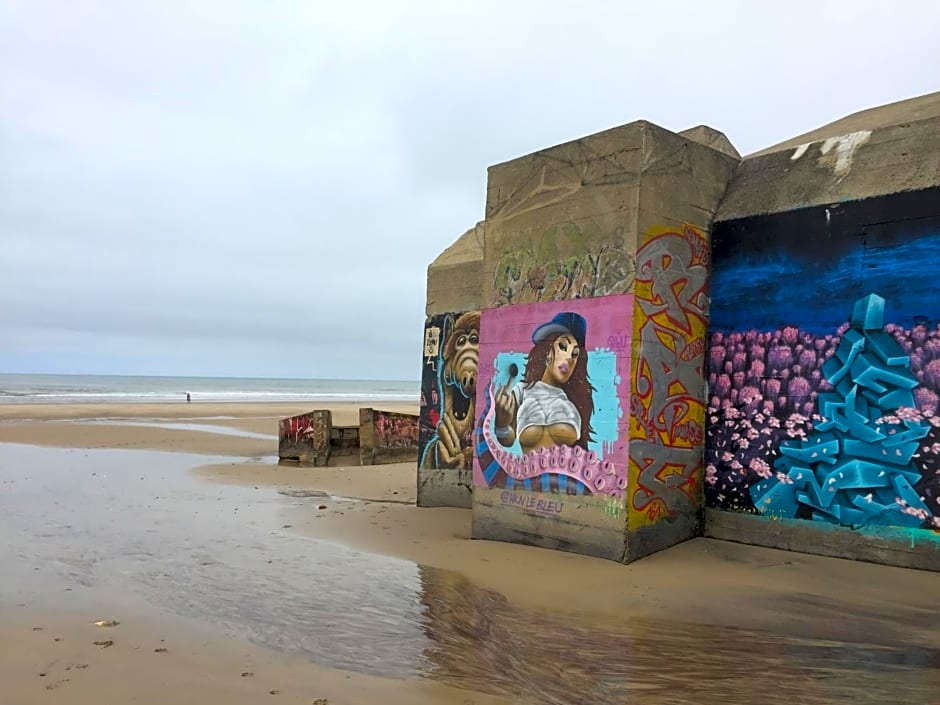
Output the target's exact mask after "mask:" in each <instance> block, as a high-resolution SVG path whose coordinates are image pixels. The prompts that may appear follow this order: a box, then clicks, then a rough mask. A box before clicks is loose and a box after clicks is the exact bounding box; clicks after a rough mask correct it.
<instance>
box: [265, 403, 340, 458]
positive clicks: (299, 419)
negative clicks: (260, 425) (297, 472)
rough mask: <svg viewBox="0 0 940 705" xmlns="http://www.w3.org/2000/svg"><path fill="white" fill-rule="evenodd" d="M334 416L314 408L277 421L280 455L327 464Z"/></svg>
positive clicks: (280, 456)
mask: <svg viewBox="0 0 940 705" xmlns="http://www.w3.org/2000/svg"><path fill="white" fill-rule="evenodd" d="M331 428H332V415H331V414H330V412H329V411H311V412H309V413H306V414H299V415H297V416H291V417H290V418H286V419H280V420H279V421H278V457H279V458H281V459H282V460H296V461H299V462H304V463H313V464H314V465H326V464H327V462H329V458H330V432H331Z"/></svg>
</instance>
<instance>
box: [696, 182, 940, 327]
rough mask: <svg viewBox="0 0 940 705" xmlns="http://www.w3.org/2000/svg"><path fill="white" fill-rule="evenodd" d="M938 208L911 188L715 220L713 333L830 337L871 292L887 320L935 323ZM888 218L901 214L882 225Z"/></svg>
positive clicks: (939, 271) (939, 293)
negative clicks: (787, 329)
mask: <svg viewBox="0 0 940 705" xmlns="http://www.w3.org/2000/svg"><path fill="white" fill-rule="evenodd" d="M937 211H938V206H937V203H936V193H935V192H934V193H927V192H922V191H912V192H908V193H901V194H896V195H894V196H888V197H883V198H876V199H869V200H867V201H856V202H853V203H845V204H833V205H830V206H827V207H822V206H820V207H815V208H806V209H803V210H798V211H792V212H789V213H778V214H775V215H772V216H755V217H752V218H743V219H740V220H735V221H729V222H723V223H718V224H717V225H716V226H715V230H714V234H713V236H712V262H713V275H712V281H711V297H712V305H711V330H713V331H730V330H750V329H757V330H774V329H778V328H781V327H783V326H785V325H792V326H797V327H799V328H800V329H801V330H804V331H807V332H811V333H815V334H817V335H819V334H826V333H832V332H833V331H834V330H835V329H836V328H838V327H839V326H840V325H842V324H843V323H845V322H846V320H847V317H846V310H847V306H849V305H850V304H851V303H852V302H853V301H855V300H856V299H857V298H859V297H860V296H863V295H865V294H869V293H876V294H878V295H879V296H881V297H883V298H884V299H885V301H886V307H885V321H886V322H890V323H897V324H900V325H902V326H904V327H911V326H913V325H915V324H917V323H929V324H935V323H937V321H938V319H940V237H938V236H940V215H938V214H937ZM888 212H893V213H905V214H907V215H908V217H906V218H904V219H903V220H894V221H891V222H886V221H887V220H889V219H888V218H887V217H886V213H888ZM756 302H759V305H756Z"/></svg>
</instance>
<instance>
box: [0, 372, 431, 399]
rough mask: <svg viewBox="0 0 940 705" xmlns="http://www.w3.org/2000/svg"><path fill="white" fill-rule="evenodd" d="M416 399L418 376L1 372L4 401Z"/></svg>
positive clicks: (0, 392) (1, 388) (0, 396)
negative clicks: (359, 377)
mask: <svg viewBox="0 0 940 705" xmlns="http://www.w3.org/2000/svg"><path fill="white" fill-rule="evenodd" d="M187 394H189V395H190V398H191V400H192V401H193V402H196V403H198V402H302V401H311V402H313V401H321V402H331V401H332V402H339V401H361V402H381V401H385V402H411V401H413V402H415V403H417V401H418V399H419V396H420V383H419V382H418V381H417V380H414V381H410V380H361V379H360V380H354V379H312V378H306V379H305V378H290V377H199V376H189V375H107V374H56V373H41V374H39V373H21V372H2V373H0V404H91V403H121V404H123V403H147V402H150V403H159V402H176V401H185V400H186V395H187Z"/></svg>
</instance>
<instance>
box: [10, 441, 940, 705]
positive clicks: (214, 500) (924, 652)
mask: <svg viewBox="0 0 940 705" xmlns="http://www.w3.org/2000/svg"><path fill="white" fill-rule="evenodd" d="M205 462H206V457H205V456H187V455H182V454H176V453H157V452H150V451H122V450H93V451H89V450H60V449H49V448H35V447H30V446H19V445H3V446H0V536H2V537H3V541H2V542H0V565H2V566H3V570H4V577H3V580H0V604H24V605H37V606H38V605H42V604H49V603H50V602H52V601H60V600H62V596H63V595H64V594H70V595H71V594H76V593H82V592H84V593H86V594H87V593H95V594H104V595H113V596H114V598H115V601H114V604H115V609H116V610H118V611H119V610H120V606H121V605H125V606H127V607H126V609H127V611H128V612H131V606H132V605H133V604H134V602H135V601H136V602H137V604H143V603H145V604H147V605H151V606H155V607H156V608H158V609H159V610H165V611H167V612H171V613H175V614H180V615H184V616H188V617H194V618H196V619H199V620H201V621H203V622H207V623H213V624H216V625H218V626H219V627H220V628H221V629H224V630H225V631H226V632H231V633H237V634H241V635H243V636H245V637H247V638H248V639H249V640H251V641H252V642H254V643H257V644H260V645H263V646H267V647H270V648H274V649H279V650H283V651H285V652H290V653H294V654H302V655H304V656H305V657H307V658H308V659H310V660H312V661H314V662H316V663H319V664H322V665H326V666H331V667H338V668H342V669H347V670H350V671H356V672H362V673H367V674H371V675H379V676H387V677H393V678H403V679H412V678H430V679H434V680H437V681H441V682H444V683H447V684H451V685H456V686H459V687H462V688H465V689H467V690H471V691H478V692H486V693H490V694H498V695H507V696H509V697H511V698H512V699H513V701H515V702H520V703H559V704H560V703H566V704H570V705H582V704H583V705H587V704H589V703H591V704H593V703H643V704H644V705H658V704H659V703H686V702H689V703H692V702H694V703H697V704H707V703H725V702H741V701H746V702H760V703H787V704H790V703H801V704H809V705H813V704H815V703H832V702H849V703H855V704H859V703H879V704H880V703H884V704H887V703H891V704H894V703H898V702H923V703H926V702H931V699H932V698H935V696H936V693H937V692H938V688H940V655H938V654H937V652H936V651H933V650H930V649H925V648H920V647H917V646H915V645H911V646H908V647H898V646H879V645H877V644H864V643H845V642H837V641H822V640H817V639H798V638H794V637H784V636H779V635H774V634H770V633H762V632H752V631H744V630H736V629H731V628H725V627H714V626H704V625H697V624H689V623H683V622H668V621H652V620H636V619H630V620H628V619H625V618H621V617H619V616H618V615H616V614H611V615H610V616H609V619H605V620H602V621H586V620H584V619H578V618H575V617H572V616H566V615H563V614H557V615H556V614H550V613H546V612H539V611H535V610H531V609H526V608H522V607H520V606H518V605H515V604H513V603H511V602H509V601H507V600H506V599H505V597H503V596H502V595H501V594H499V593H496V592H493V591H491V590H486V589H482V588H480V587H479V586H477V585H475V584H473V583H471V582H469V581H468V580H466V579H465V578H464V577H463V576H462V575H461V574H459V573H456V572H453V571H445V570H439V569H435V568H430V567H426V566H418V565H415V564H414V563H411V562H408V561H404V560H398V559H394V558H389V557H385V556H379V555H374V554H369V553H364V552H360V551H356V550H353V549H350V548H347V547H345V546H342V545H338V544H335V543H331V542H328V541H320V540H315V539H310V538H305V537H303V536H300V535H298V534H295V533H293V532H292V531H290V529H289V527H285V526H283V525H282V524H281V522H282V521H283V516H284V510H285V508H287V507H290V506H292V503H293V504H296V502H297V501H298V499H303V498H298V497H292V496H284V495H280V494H278V493H277V492H276V491H273V490H269V489H255V488H246V487H238V486H229V485H216V484H210V483H202V482H199V481H198V480H194V479H193V478H191V477H189V476H188V475H187V474H186V471H187V470H188V469H189V468H190V467H191V466H193V465H198V464H203V463H205ZM309 501H310V502H311V504H312V505H314V506H315V503H316V502H318V501H321V499H319V498H318V496H317V497H313V496H312V497H310V498H309ZM291 511H296V506H293V507H292V509H291ZM688 589H694V586H691V585H690V586H689V588H688ZM63 591H69V592H67V593H65V592H63ZM675 599H681V595H676V596H675ZM108 616H109V617H116V618H118V619H120V620H122V621H125V622H126V615H125V614H117V613H116V614H114V615H108ZM781 620H782V621H785V620H786V616H785V615H782V616H781ZM876 637H877V635H872V636H871V638H873V639H874V638H876Z"/></svg>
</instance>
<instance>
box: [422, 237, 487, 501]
mask: <svg viewBox="0 0 940 705" xmlns="http://www.w3.org/2000/svg"><path fill="white" fill-rule="evenodd" d="M483 241H484V224H483V223H482V222H480V223H477V224H476V225H475V226H474V227H473V228H470V229H469V230H468V231H467V232H465V233H464V234H463V235H462V236H460V238H458V239H457V241H456V242H455V243H454V244H453V245H451V246H450V247H448V248H447V249H446V250H444V252H442V253H441V254H440V256H438V258H437V259H436V260H434V262H433V263H431V265H430V266H429V267H428V284H427V306H426V309H425V311H426V314H427V320H426V321H425V326H424V350H423V355H422V367H421V411H420V415H421V428H420V438H419V448H420V450H419V456H418V473H417V481H418V494H417V497H418V506H422V507H465V508H469V507H470V504H471V495H472V493H473V488H472V479H471V464H472V459H473V449H472V446H471V436H472V431H473V421H474V418H475V417H474V403H475V400H476V381H477V352H478V348H479V343H480V311H479V310H480V306H481V304H482V291H483V290H482V286H481V281H482V271H483Z"/></svg>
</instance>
